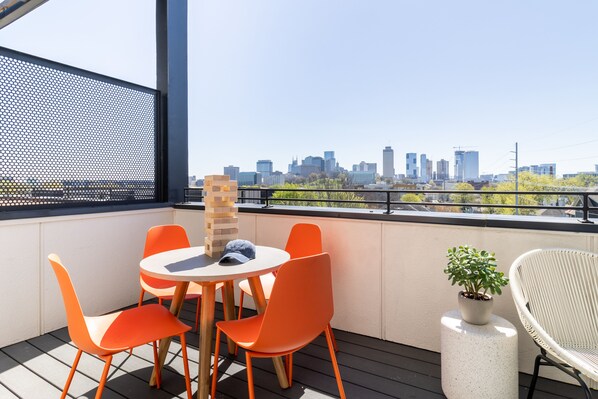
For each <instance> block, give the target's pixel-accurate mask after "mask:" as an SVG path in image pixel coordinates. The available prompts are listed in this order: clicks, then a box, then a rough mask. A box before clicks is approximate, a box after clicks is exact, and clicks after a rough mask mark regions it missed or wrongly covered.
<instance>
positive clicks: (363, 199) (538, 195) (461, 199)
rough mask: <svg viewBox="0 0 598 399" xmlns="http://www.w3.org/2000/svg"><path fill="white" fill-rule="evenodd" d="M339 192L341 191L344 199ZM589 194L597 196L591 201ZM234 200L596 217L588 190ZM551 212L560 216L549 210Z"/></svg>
mask: <svg viewBox="0 0 598 399" xmlns="http://www.w3.org/2000/svg"><path fill="white" fill-rule="evenodd" d="M299 194H301V195H303V196H300V195H299ZM339 194H343V195H345V198H343V197H342V196H339ZM347 194H351V195H350V198H349V199H347V198H346V196H347ZM405 194H414V195H417V196H423V198H422V199H421V201H402V200H401V197H402V196H403V195H405ZM496 196H500V197H496ZM516 197H518V201H519V202H518V203H515V201H516V200H515V198H516ZM592 197H595V198H596V199H594V200H593V198H592ZM497 198H499V199H502V200H509V199H511V200H512V201H513V203H505V202H502V203H501V202H496V201H495V202H491V201H492V200H493V199H494V200H495V199H497ZM532 199H533V201H532ZM185 202H203V190H202V188H201V187H197V188H194V187H189V188H186V189H185ZM237 202H238V203H239V204H248V203H252V204H259V205H261V206H262V207H264V208H270V207H273V206H276V205H299V206H300V205H304V206H320V207H339V208H343V207H354V208H355V207H358V208H365V209H369V210H380V211H381V212H382V213H384V214H391V213H393V212H395V211H400V210H414V211H423V212H442V211H449V212H450V211H453V212H460V213H500V211H499V210H501V209H511V210H513V211H514V213H515V214H526V215H541V214H542V211H549V210H550V211H557V212H556V213H559V211H560V216H563V217H572V218H577V219H578V220H579V221H580V222H582V223H593V222H592V221H591V220H590V219H593V218H598V205H597V202H598V192H587V191H519V192H514V191H479V190H476V191H469V190H360V189H308V188H306V189H290V188H287V189H282V188H239V196H238V200H237ZM551 216H559V215H557V214H555V212H552V213H551Z"/></svg>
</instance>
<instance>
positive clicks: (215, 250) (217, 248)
mask: <svg viewBox="0 0 598 399" xmlns="http://www.w3.org/2000/svg"><path fill="white" fill-rule="evenodd" d="M227 242H228V240H224V241H220V240H218V241H212V240H210V239H209V238H207V237H206V238H205V239H204V246H205V253H206V255H208V256H209V257H212V258H214V257H218V258H219V257H220V256H222V252H223V251H224V246H225V245H226V243H227Z"/></svg>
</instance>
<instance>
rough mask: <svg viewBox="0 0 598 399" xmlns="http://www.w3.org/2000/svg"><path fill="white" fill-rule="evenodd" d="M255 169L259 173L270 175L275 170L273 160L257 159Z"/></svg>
mask: <svg viewBox="0 0 598 399" xmlns="http://www.w3.org/2000/svg"><path fill="white" fill-rule="evenodd" d="M255 170H256V171H257V172H258V173H261V174H262V176H269V175H270V174H272V172H273V169H272V161H271V160H269V159H262V160H259V161H257V163H256V169H255Z"/></svg>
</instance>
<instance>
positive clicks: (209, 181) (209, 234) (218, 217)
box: [204, 175, 239, 258]
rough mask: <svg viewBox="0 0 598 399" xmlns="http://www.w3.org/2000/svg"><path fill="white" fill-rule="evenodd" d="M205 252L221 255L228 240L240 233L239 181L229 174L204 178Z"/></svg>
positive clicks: (212, 255) (214, 256)
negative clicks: (238, 214)
mask: <svg viewBox="0 0 598 399" xmlns="http://www.w3.org/2000/svg"><path fill="white" fill-rule="evenodd" d="M204 191H205V197H204V203H205V228H206V238H205V241H204V242H205V252H206V255H208V256H210V257H213V258H216V257H220V255H221V254H222V251H223V250H224V246H225V245H226V243H227V242H229V241H231V240H235V239H236V238H237V237H238V235H239V219H238V218H237V206H236V205H235V202H236V201H237V182H236V181H235V180H230V176H227V175H212V176H206V177H205V180H204Z"/></svg>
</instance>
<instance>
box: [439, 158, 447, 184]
mask: <svg viewBox="0 0 598 399" xmlns="http://www.w3.org/2000/svg"><path fill="white" fill-rule="evenodd" d="M436 178H437V179H438V180H448V179H449V161H447V160H444V159H441V160H440V161H438V162H436Z"/></svg>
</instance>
